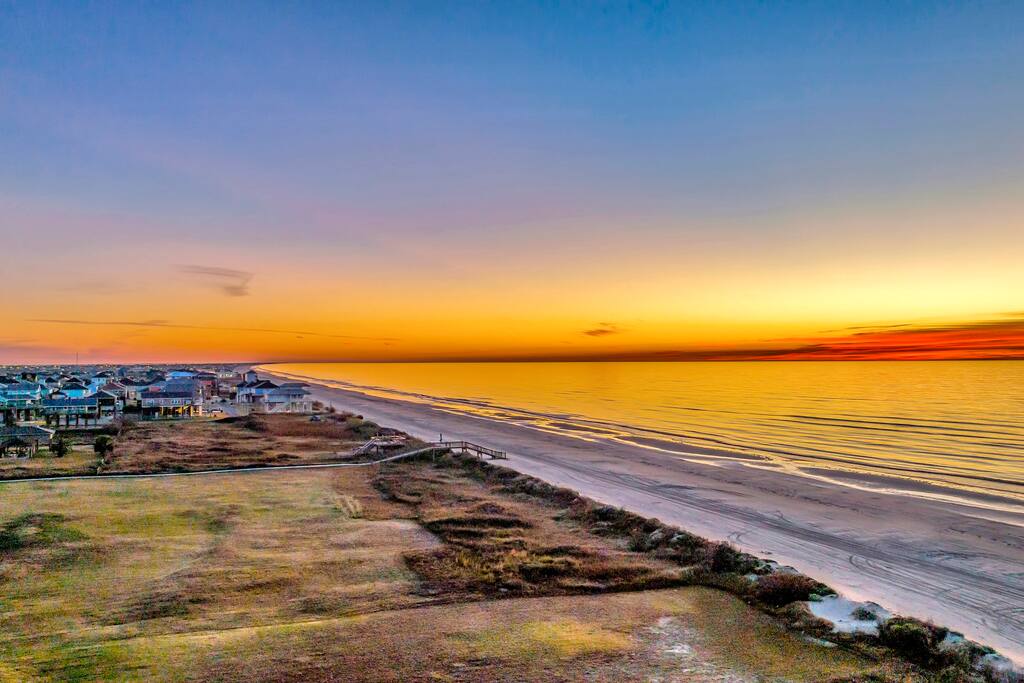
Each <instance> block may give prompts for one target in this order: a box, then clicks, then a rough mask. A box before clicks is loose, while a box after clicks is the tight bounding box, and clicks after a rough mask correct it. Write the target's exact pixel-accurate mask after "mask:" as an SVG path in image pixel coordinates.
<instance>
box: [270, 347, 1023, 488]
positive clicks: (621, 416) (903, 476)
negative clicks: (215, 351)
mask: <svg viewBox="0 0 1024 683" xmlns="http://www.w3.org/2000/svg"><path fill="white" fill-rule="evenodd" d="M270 369H272V370H273V372H276V373H282V374H288V375H289V376H294V377H303V378H305V379H308V380H309V381H313V382H318V383H323V384H328V385H333V386H336V387H338V388H342V389H349V390H355V391H360V392H363V393H369V394H374V395H379V396H385V397H389V398H397V399H401V400H405V401H415V402H418V403H424V404H428V405H431V406H433V407H435V408H437V409H440V410H445V411H450V412H455V413H459V414H464V415H472V416H474V417H477V418H480V419H487V420H496V421H503V422H511V423H514V424H517V425H520V426H523V427H529V428H531V429H538V430H542V431H546V432H552V433H557V434H563V435H565V436H570V437H572V438H578V439H585V440H588V441H595V442H600V441H614V442H619V443H626V444H631V445H635V446H639V447H643V448H648V449H654V450H659V451H664V452H666V453H670V454H675V455H686V456H699V457H704V458H721V459H729V460H735V461H745V462H749V461H750V460H751V459H759V460H761V461H764V462H765V464H771V465H772V466H777V467H784V468H786V469H790V470H793V471H797V472H803V473H808V474H812V475H813V476H815V477H820V476H823V475H821V472H827V471H835V472H836V473H842V474H843V481H844V482H846V483H849V481H850V479H849V476H850V475H851V474H861V475H865V477H887V478H896V479H897V480H904V481H907V482H908V484H909V483H911V482H913V483H914V484H916V485H921V484H924V485H930V486H936V487H942V488H946V489H954V490H957V489H959V490H961V491H963V492H964V493H966V492H972V493H976V494H985V495H986V496H998V497H1000V498H1003V499H1007V498H1008V499H1012V500H1017V501H1022V502H1024V363H1020V362H992V361H989V362H927V363H924V362H918V363H914V362H873V363H837V362H824V363H467V364H450V363H434V364H426V363H410V364H355V363H353V364H342V363H337V364H335V363H330V364H328V363H324V364H282V365H274V366H272V368H270Z"/></svg>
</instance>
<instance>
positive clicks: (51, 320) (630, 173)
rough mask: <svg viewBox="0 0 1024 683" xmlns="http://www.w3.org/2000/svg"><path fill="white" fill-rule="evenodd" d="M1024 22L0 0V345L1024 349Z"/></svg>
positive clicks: (497, 354) (666, 353)
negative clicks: (1023, 29) (1023, 32)
mask: <svg viewBox="0 0 1024 683" xmlns="http://www.w3.org/2000/svg"><path fill="white" fill-rule="evenodd" d="M1022 25H1024V4H1021V3H1019V2H1006V3H986V2H972V3H966V2H965V3H954V2H941V3H938V2H936V3H914V2H898V3H893V2H884V3H873V2H863V1H858V2H849V3H842V2H827V3H821V2H808V3H736V2H707V3H697V2H689V3H656V4H654V5H648V4H645V3H597V2H588V3H557V2H546V3H536V4H535V3H527V2H504V3H484V2H464V3H443V2H408V3H390V2H359V3H342V2H324V3H315V2H305V3H267V4H261V3H257V2H254V1H247V2H239V3H228V2H203V3H196V4H189V3H158V2H153V3H103V2H81V3H76V2H55V3H46V2H10V1H4V0H0V276H2V279H3V283H4V286H3V289H2V290H0V363H4V362H7V363H19V362H25V363H27V362H51V361H52V362H68V361H69V360H73V359H74V356H75V353H76V352H78V353H80V357H81V359H82V361H83V362H86V361H144V360H151V361H218V360H335V359H336V360H361V359H431V358H575V357H588V358H645V357H659V358H735V357H744V358H746V357H757V358H777V357H783V358H794V357H797V358H799V357H846V358H861V357H865V358H870V357H1008V356H1009V357H1013V356H1017V357H1024V77H1022V74H1024V40H1021V33H1020V27H1021V26H1022Z"/></svg>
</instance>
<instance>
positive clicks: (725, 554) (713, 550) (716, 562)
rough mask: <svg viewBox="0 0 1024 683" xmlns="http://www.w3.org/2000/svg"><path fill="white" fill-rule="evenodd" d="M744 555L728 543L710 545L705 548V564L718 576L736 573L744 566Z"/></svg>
mask: <svg viewBox="0 0 1024 683" xmlns="http://www.w3.org/2000/svg"><path fill="white" fill-rule="evenodd" d="M742 557H743V556H742V554H741V553H740V551H738V550H736V548H733V547H732V546H731V545H729V544H728V543H708V544H707V546H706V547H705V548H704V558H703V563H704V566H706V567H707V568H708V569H709V570H710V571H712V572H715V573H716V574H721V573H724V572H734V571H736V570H737V569H739V568H740V566H741V565H742Z"/></svg>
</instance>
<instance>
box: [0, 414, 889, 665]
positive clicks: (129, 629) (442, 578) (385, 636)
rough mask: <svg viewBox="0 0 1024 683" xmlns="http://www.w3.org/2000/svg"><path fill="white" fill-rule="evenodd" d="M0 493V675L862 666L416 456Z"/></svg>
mask: <svg viewBox="0 0 1024 683" xmlns="http://www.w3.org/2000/svg"><path fill="white" fill-rule="evenodd" d="M196 424H200V423H196ZM218 428H219V429H221V430H231V431H223V432H222V434H221V436H223V438H225V439H228V438H231V439H233V438H235V437H234V436H232V435H234V434H235V432H234V430H235V429H242V427H239V426H237V425H233V424H226V425H225V424H221V425H220V426H219V427H218ZM174 429H179V428H178V427H175V428H171V429H169V430H167V431H169V432H171V433H174V434H186V435H188V436H187V440H188V441H189V442H192V441H194V440H195V436H194V434H193V433H192V431H193V429H197V428H193V427H192V425H189V426H188V428H184V429H181V432H173V430H174ZM272 436H273V438H274V439H275V442H276V443H278V444H279V443H282V442H283V441H282V440H288V439H303V438H309V437H308V435H304V434H303V435H295V436H292V435H288V434H273V435H272ZM147 438H151V437H147ZM182 438H183V439H185V437H182ZM204 438H206V439H208V440H209V438H210V437H209V436H206V437H204ZM218 438H220V437H218ZM342 438H343V437H342ZM246 441H247V440H246V439H244V438H243V439H242V441H241V443H243V444H244V443H246ZM290 445H294V444H290ZM278 447H279V446H275V447H274V449H271V450H276V448H278ZM197 448H198V447H197ZM239 448H241V446H239ZM253 448H254V449H255V448H256V446H255V445H254V446H253ZM179 457H180V455H179ZM218 457H219V456H218ZM310 457H317V456H310ZM0 495H2V496H3V507H2V509H0V682H2V683H8V682H9V681H32V680H43V681H99V680H102V681H121V680H125V681H158V680H167V681H179V680H185V681H210V680H218V681H247V682H251V681H342V680H345V681H350V680H372V681H377V680H393V681H410V680H452V681H490V680H508V681H512V680H536V679H542V680H553V681H557V680H579V679H580V678H581V677H583V676H584V673H585V674H586V678H587V679H588V680H595V681H619V680H662V681H672V680H677V681H720V680H730V681H733V680H735V681H746V680H750V681H754V680H793V681H801V680H827V679H829V678H831V677H834V676H848V675H852V674H856V673H858V672H863V671H867V670H871V669H873V667H874V666H875V664H873V663H872V662H868V661H865V660H863V659H861V658H859V657H858V656H855V655H853V654H850V653H846V652H844V651H842V650H840V649H836V648H826V647H822V646H818V645H815V644H812V643H809V642H807V641H806V640H803V639H801V638H800V637H799V636H797V635H794V634H792V633H790V632H788V631H786V630H785V629H784V628H782V627H781V626H780V625H779V624H778V623H777V622H775V621H773V620H772V619H770V618H769V617H767V616H765V615H763V614H761V613H759V612H757V611H755V610H753V609H751V608H749V607H747V606H746V605H745V604H744V603H742V602H741V601H740V600H738V599H737V598H735V597H732V596H730V595H728V594H726V593H723V592H720V591H716V590H712V589H708V588H701V587H680V588H662V589H661V590H639V591H632V589H638V588H650V587H657V586H672V585H674V584H677V583H679V582H680V574H679V567H678V565H676V564H673V563H672V562H669V561H663V560H660V559H658V558H654V557H649V556H644V555H640V554H638V553H634V552H631V551H630V549H629V548H628V547H627V544H625V543H623V542H621V541H620V540H616V539H612V538H607V537H601V536H598V535H595V534H592V533H590V532H588V531H586V530H584V529H582V528H580V526H579V525H578V524H577V523H575V522H573V521H572V520H570V519H566V518H557V519H556V518H555V517H558V515H553V514H552V509H551V508H550V506H545V505H542V504H540V503H538V502H536V501H531V500H530V499H528V498H526V497H523V496H519V495H514V494H512V493H507V492H502V491H500V490H498V489H497V488H496V487H494V486H489V485H486V484H484V483H483V482H480V481H477V480H474V479H472V478H469V477H466V476H463V475H461V474H460V473H459V472H457V471H453V470H451V469H444V468H435V467H432V466H431V465H430V464H429V463H409V464H403V465H395V466H390V467H388V468H387V469H386V470H384V471H383V472H380V471H379V468H377V467H367V468H358V469H352V470H344V471H339V470H331V471H280V472H271V471H266V472H257V473H249V474H218V475H207V476H202V477H189V478H165V479H159V478H154V479H137V480H130V481H116V480H94V481H75V482H41V483H27V484H7V485H4V488H2V489H0ZM626 590H630V591H632V592H608V591H626Z"/></svg>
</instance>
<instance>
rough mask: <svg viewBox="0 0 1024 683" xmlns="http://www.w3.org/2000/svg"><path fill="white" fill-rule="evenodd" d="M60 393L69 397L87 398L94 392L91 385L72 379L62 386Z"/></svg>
mask: <svg viewBox="0 0 1024 683" xmlns="http://www.w3.org/2000/svg"><path fill="white" fill-rule="evenodd" d="M59 393H60V394H62V395H63V396H65V397H67V398H85V397H86V396H88V395H89V394H90V393H92V392H90V391H89V387H87V386H86V385H84V384H82V383H80V382H77V381H72V382H68V383H67V384H64V385H63V386H61V388H60V391H59Z"/></svg>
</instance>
